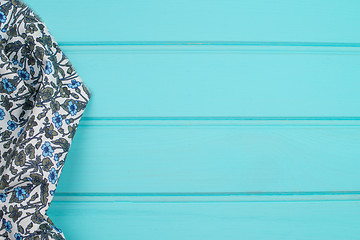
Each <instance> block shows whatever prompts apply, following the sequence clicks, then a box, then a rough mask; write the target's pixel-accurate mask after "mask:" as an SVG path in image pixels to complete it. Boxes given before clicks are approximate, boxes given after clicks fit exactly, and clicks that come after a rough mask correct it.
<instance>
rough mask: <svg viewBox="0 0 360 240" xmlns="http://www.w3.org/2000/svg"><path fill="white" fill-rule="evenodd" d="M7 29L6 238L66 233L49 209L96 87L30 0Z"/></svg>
mask: <svg viewBox="0 0 360 240" xmlns="http://www.w3.org/2000/svg"><path fill="white" fill-rule="evenodd" d="M0 29H1V31H0V37H1V38H0V48H1V49H0V95H1V99H0V218H1V222H0V225H1V228H0V239H16V240H25V239H65V236H64V233H63V232H62V231H61V230H60V228H58V227H56V226H54V224H53V222H52V221H51V220H50V218H49V217H48V216H47V214H46V211H47V210H48V208H49V205H50V203H51V201H52V199H53V196H54V192H55V189H56V186H57V183H58V181H59V177H60V174H61V172H62V168H63V166H64V161H65V158H66V156H67V153H68V151H69V148H70V144H71V142H72V139H73V137H74V134H75V132H76V130H77V127H78V124H79V121H80V119H81V117H82V115H83V112H84V110H85V107H86V106H87V103H88V101H89V99H90V96H91V93H90V91H89V89H88V88H87V87H86V86H85V84H84V82H83V80H82V79H81V78H80V77H79V76H78V74H77V72H76V70H75V69H74V67H73V65H72V64H71V63H70V61H69V59H68V58H67V56H66V55H65V54H64V53H63V52H62V51H61V49H60V48H59V45H58V44H57V42H56V41H55V40H54V38H53V36H52V35H51V34H50V33H49V29H48V28H47V27H46V25H45V24H44V22H43V21H42V20H41V19H40V17H39V16H38V15H37V14H36V13H34V11H33V10H32V9H31V8H30V7H29V6H28V5H26V4H25V3H24V2H22V1H21V0H0Z"/></svg>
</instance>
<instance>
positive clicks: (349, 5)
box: [25, 0, 360, 43]
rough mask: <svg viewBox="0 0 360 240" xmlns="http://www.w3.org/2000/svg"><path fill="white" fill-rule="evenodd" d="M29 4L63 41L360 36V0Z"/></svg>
mask: <svg viewBox="0 0 360 240" xmlns="http://www.w3.org/2000/svg"><path fill="white" fill-rule="evenodd" d="M25 2H27V3H28V4H29V5H30V6H32V7H33V8H34V10H35V11H36V12H37V13H38V14H39V15H40V16H41V17H42V18H43V20H44V21H45V22H46V23H47V25H48V27H49V28H50V30H51V32H52V33H53V35H54V36H55V37H56V39H58V40H59V41H61V42H62V41H64V42H69V41H70V42H73V41H76V42H78V41H82V42H98V41H165V42H169V41H260V42H265V41H282V42H283V41H285V42H290V41H295V42H325V43H327V42H346V43H351V42H354V43H358V42H359V40H360V32H359V31H354V26H358V25H359V24H360V15H359V14H358V12H359V9H360V3H359V1H357V0H348V1H346V3H344V2H343V1H341V0H331V1H328V0H317V1H312V0H296V1H291V2H289V1H286V0H281V1H279V0H270V1H269V0H252V1H248V0H227V1H222V0H211V1H209V0H196V1H191V0H186V1H183V0H173V1H167V0H152V1H147V0H122V1H116V0H105V1H102V2H101V3H99V2H97V1H88V0H77V1H72V0H62V1H46V0H31V1H30V0H25ZM79 13H81V16H79Z"/></svg>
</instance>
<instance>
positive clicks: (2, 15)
mask: <svg viewBox="0 0 360 240" xmlns="http://www.w3.org/2000/svg"><path fill="white" fill-rule="evenodd" d="M0 22H2V23H5V22H6V15H5V13H4V12H1V11H0Z"/></svg>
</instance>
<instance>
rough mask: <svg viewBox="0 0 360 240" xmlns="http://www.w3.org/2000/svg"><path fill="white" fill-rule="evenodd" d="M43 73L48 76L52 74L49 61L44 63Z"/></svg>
mask: <svg viewBox="0 0 360 240" xmlns="http://www.w3.org/2000/svg"><path fill="white" fill-rule="evenodd" d="M44 72H45V73H46V74H47V75H49V74H50V73H51V72H52V69H51V62H50V61H47V62H46V66H45V70H44Z"/></svg>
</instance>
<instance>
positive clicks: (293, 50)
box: [59, 41, 360, 55]
mask: <svg viewBox="0 0 360 240" xmlns="http://www.w3.org/2000/svg"><path fill="white" fill-rule="evenodd" d="M59 45H60V46H61V47H62V49H63V50H64V51H65V52H67V53H75V54H76V53H80V54H86V53H89V54H95V53H100V54H119V53H154V52H155V53H168V52H170V53H187V52H196V53H241V54H245V53H250V54H254V53H261V54H262V53H271V54H341V55H342V54H351V55H358V54H360V43H326V42H221V41H212V42H201V41H198V42H197V41H184V42H161V41H158V42H151V41H148V42H146V41H145V42H136V41H134V42H110V41H109V42H59Z"/></svg>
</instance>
